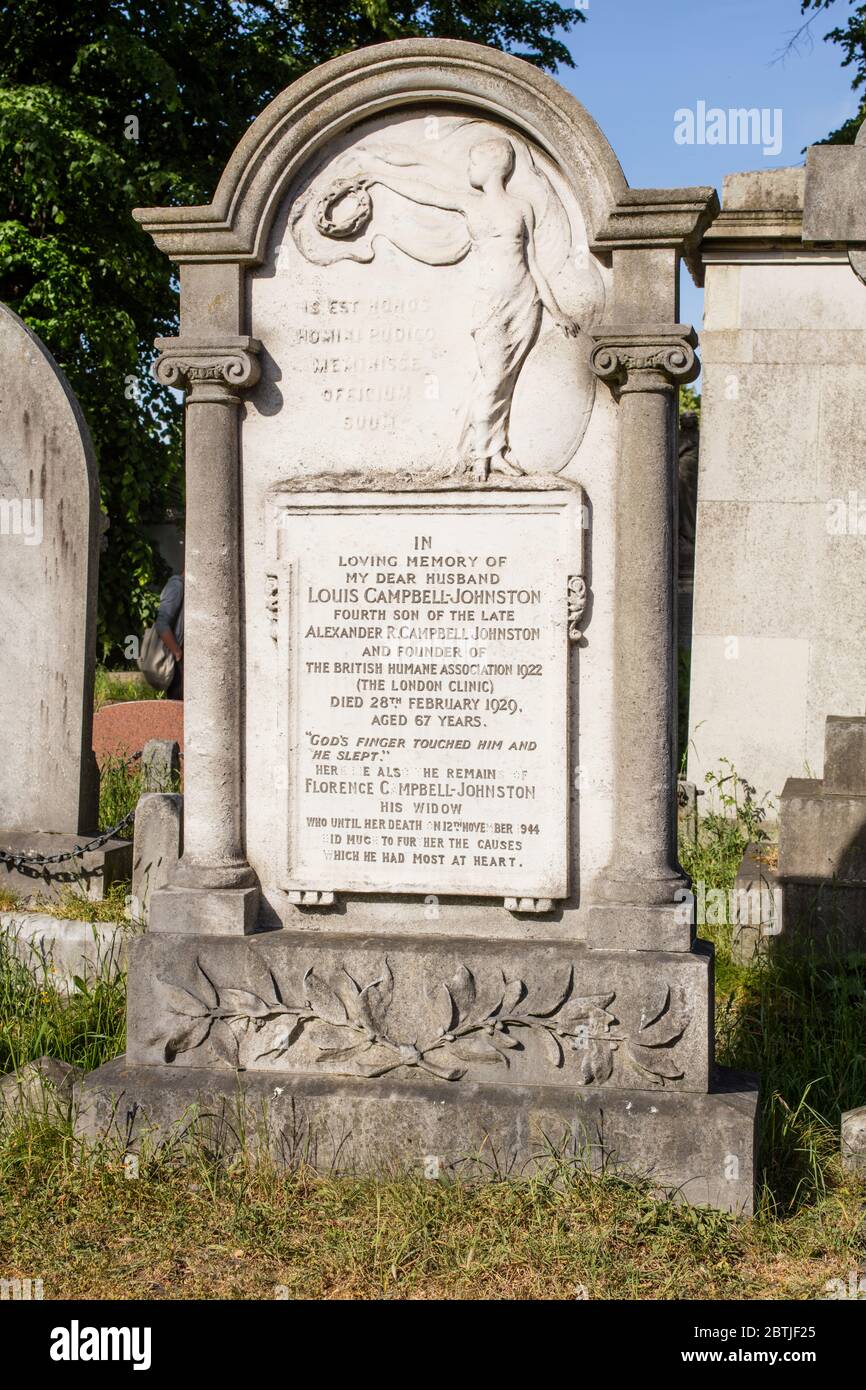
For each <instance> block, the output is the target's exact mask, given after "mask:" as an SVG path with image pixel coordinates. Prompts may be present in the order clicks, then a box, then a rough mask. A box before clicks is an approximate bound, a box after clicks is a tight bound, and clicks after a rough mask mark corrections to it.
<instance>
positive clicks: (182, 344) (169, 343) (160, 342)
mask: <svg viewBox="0 0 866 1390" xmlns="http://www.w3.org/2000/svg"><path fill="white" fill-rule="evenodd" d="M156 347H157V348H158V349H159V352H160V355H159V357H158V358H157V359H156V362H155V363H154V366H153V375H154V376H155V377H156V380H157V381H159V382H161V383H162V385H163V386H174V387H175V388H177V389H179V390H181V391H188V392H189V397H188V399H189V400H190V401H204V400H211V401H215V402H219V403H229V404H232V403H234V402H237V401H239V400H240V397H239V396H237V395H235V392H237V391H243V390H245V389H246V388H248V387H251V386H255V384H256V382H257V381H258V379H259V377H260V376H261V364H260V363H259V359H258V353H259V351H260V349H261V343H260V342H259V341H258V339H257V338H249V337H237V338H221V339H211V340H207V339H199V338H157V340H156Z"/></svg>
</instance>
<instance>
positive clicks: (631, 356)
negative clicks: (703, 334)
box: [589, 323, 701, 396]
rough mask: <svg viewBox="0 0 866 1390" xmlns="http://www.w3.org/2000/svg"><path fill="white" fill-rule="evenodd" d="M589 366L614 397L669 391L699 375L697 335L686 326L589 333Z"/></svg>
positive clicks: (677, 325) (615, 329) (674, 325)
mask: <svg viewBox="0 0 866 1390" xmlns="http://www.w3.org/2000/svg"><path fill="white" fill-rule="evenodd" d="M590 337H591V339H592V341H593V348H592V352H591V353H590V358H589V365H590V368H591V369H592V371H593V372H594V373H595V375H596V376H597V377H598V378H599V379H600V380H601V381H604V382H607V384H608V386H610V388H611V390H612V391H613V392H614V393H615V395H617V396H620V395H624V394H626V393H628V392H636V391H673V390H674V389H675V388H676V387H678V386H685V385H686V384H687V383H688V382H690V381H694V379H695V377H696V376H697V375H698V373H699V372H700V369H701V367H700V362H699V361H698V356H697V353H696V352H695V348H696V346H697V341H698V339H697V334H696V333H695V330H694V329H693V328H692V327H691V326H690V325H689V324H681V323H678V324H673V325H672V326H671V327H669V328H666V329H653V328H650V329H631V328H622V329H619V328H609V329H600V330H598V331H596V332H595V333H590Z"/></svg>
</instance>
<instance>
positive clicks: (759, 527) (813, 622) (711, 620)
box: [688, 147, 866, 798]
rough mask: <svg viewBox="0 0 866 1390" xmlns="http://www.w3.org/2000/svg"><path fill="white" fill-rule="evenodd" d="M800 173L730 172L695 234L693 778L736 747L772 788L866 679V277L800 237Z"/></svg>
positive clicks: (796, 768) (852, 705) (811, 750)
mask: <svg viewBox="0 0 866 1390" xmlns="http://www.w3.org/2000/svg"><path fill="white" fill-rule="evenodd" d="M818 153H819V152H818V151H815V150H813V151H811V152H810V165H809V171H810V172H809V174H808V176H807V177H806V180H805V185H806V188H807V190H808V188H809V186H810V181H811V160H812V156H813V155H817V154H818ZM836 153H838V154H840V155H842V154H849V153H851V152H850V151H847V150H846V151H842V150H839V151H838V152H837V151H831V149H830V147H827V148H826V149H825V150H823V151H822V152H821V157H823V155H824V154H827V155H831V154H836ZM803 184H804V179H803V170H802V169H791V170H786V169H781V170H762V171H759V172H757V173H745V174H736V175H731V176H729V177H728V178H727V179H726V180H725V189H724V197H723V211H722V213H721V216H720V217H719V218H718V219H717V220H716V222H715V223H714V224H713V226H712V227H711V228H710V229H709V231H708V232H707V233H706V235H705V237H704V241H703V244H702V257H703V261H704V269H705V275H706V305H705V317H704V330H703V332H702V335H701V347H702V357H703V363H704V374H703V378H702V410H701V468H700V475H699V489H698V498H699V501H698V534H697V569H696V574H695V594H694V636H693V649H692V664H691V692H690V709H689V727H690V739H691V742H690V746H689V761H688V775H689V778H690V779H691V780H693V781H695V782H696V783H697V784H698V785H701V783H702V782H703V778H704V775H705V773H706V772H707V771H708V770H712V769H715V768H717V767H718V765H719V759H720V758H722V757H726V758H729V759H730V760H731V761H732V762H733V763H734V765H735V767H736V768H737V771H738V772H739V773H740V775H741V776H744V777H745V778H747V779H748V780H749V781H750V782H752V783H753V784H754V785H755V786H756V787H757V789H758V792H759V794H761V795H763V794H764V793H765V792H770V793H772V795H773V797H774V798H778V796H779V795H780V793H781V791H782V788H783V786H784V784H785V780H786V779H787V778H788V777H790V776H803V775H805V774H806V772H807V770H810V771H811V773H812V774H813V775H818V776H820V775H821V772H822V768H823V757H824V746H823V745H824V719H825V715H826V712H827V710H828V709H854V710H860V709H862V701H863V690H864V689H866V667H864V660H863V653H864V650H866V620H864V616H863V615H864V613H866V601H864V593H866V513H864V514H863V516H862V518H861V511H862V510H863V508H862V497H861V493H862V469H863V463H862V460H863V452H864V445H866V435H864V422H863V411H862V391H863V379H864V371H866V286H864V285H862V284H860V283H859V282H858V280H857V279H856V277H855V276H854V275H852V272H851V267H850V266H849V264H848V255H847V251H846V249H844V247H842V246H841V245H840V246H838V247H827V246H815V245H812V246H804V242H803V236H804V235H806V237H807V238H808V237H809V236H810V235H811V233H810V232H809V230H808V221H809V219H808V212H807V218H806V227H805V228H804V223H803V214H802V196H803V194H802V190H803ZM851 196H856V195H854V194H853V193H852V195H851ZM807 198H808V191H807ZM861 201H862V199H861ZM840 235H841V233H840ZM833 240H837V238H833ZM858 498H859V499H860V502H859V505H858ZM852 499H853V500H852ZM732 538H735V539H733V540H732ZM756 557H764V558H762V559H759V560H757V561H756ZM766 557H769V558H766ZM805 557H808V559H805Z"/></svg>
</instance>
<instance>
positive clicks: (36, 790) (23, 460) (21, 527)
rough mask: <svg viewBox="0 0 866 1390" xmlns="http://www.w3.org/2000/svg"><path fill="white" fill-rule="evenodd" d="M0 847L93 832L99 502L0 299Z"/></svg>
mask: <svg viewBox="0 0 866 1390" xmlns="http://www.w3.org/2000/svg"><path fill="white" fill-rule="evenodd" d="M0 364H2V378H0V381H2V385H0V509H2V510H0V634H2V637H0V641H2V648H0V728H2V730H3V742H4V753H3V758H2V759H0V848H2V847H3V843H4V839H5V832H7V831H8V832H18V831H25V832H29V831H31V830H51V831H62V832H66V833H71V834H73V835H74V834H77V833H78V832H79V831H89V830H92V829H93V827H94V826H95V825H96V805H97V782H96V767H95V764H94V762H93V757H92V754H91V751H90V729H91V717H92V710H93V669H94V651H95V638H96V578H97V566H98V546H99V497H98V487H97V477H96V464H95V461H94V456H93V446H92V444H91V441H90V435H89V432H88V429H87V425H86V424H85V422H84V417H83V415H82V414H81V410H80V408H79V405H78V402H77V401H76V399H75V397H74V396H73V394H72V390H71V388H70V386H69V382H68V381H67V380H66V377H65V376H64V375H63V373H62V372H61V371H60V369H59V367H58V366H57V364H56V362H55V361H54V359H53V358H52V357H51V356H50V354H49V353H48V351H47V349H46V348H45V346H44V345H43V344H42V343H41V342H40V341H39V339H38V338H37V337H36V336H35V334H33V333H31V332H30V330H29V328H27V327H26V326H25V325H24V324H23V323H22V322H21V320H20V319H19V318H18V317H17V315H16V314H13V313H12V311H11V310H10V309H8V308H7V307H6V305H5V304H0Z"/></svg>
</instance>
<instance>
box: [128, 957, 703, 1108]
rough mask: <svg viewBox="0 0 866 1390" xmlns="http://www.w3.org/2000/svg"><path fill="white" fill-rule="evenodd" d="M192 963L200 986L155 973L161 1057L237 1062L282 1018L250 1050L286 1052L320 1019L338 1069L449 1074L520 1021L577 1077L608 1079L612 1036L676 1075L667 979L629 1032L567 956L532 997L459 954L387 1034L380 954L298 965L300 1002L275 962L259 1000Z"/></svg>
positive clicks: (677, 1029)
mask: <svg viewBox="0 0 866 1390" xmlns="http://www.w3.org/2000/svg"><path fill="white" fill-rule="evenodd" d="M196 967H197V970H198V988H197V990H191V989H186V988H183V987H181V986H179V985H176V984H172V983H169V982H166V981H163V980H161V981H160V984H161V985H162V988H163V990H164V991H165V994H164V998H165V999H166V1001H167V1003H168V1006H169V1009H170V1010H171V1011H172V1013H173V1014H174V1015H175V1017H176V1019H177V1023H176V1024H175V1026H174V1028H173V1030H172V1033H171V1035H170V1037H169V1038H168V1040H167V1041H165V1040H164V1034H160V1035H159V1036H158V1037H156V1038H154V1039H152V1042H153V1043H154V1044H158V1045H159V1046H161V1047H162V1048H163V1055H164V1057H165V1060H166V1061H167V1062H173V1061H174V1060H175V1058H176V1057H177V1056H178V1055H179V1054H181V1053H184V1052H190V1051H193V1050H194V1049H195V1048H197V1047H200V1046H201V1045H202V1043H204V1042H205V1041H206V1040H208V1039H209V1040H210V1043H211V1045H212V1047H213V1048H214V1050H215V1051H216V1053H217V1055H218V1056H219V1057H221V1058H222V1060H223V1061H225V1062H227V1063H228V1064H229V1065H230V1066H233V1067H238V1066H239V1064H240V1045H241V1042H242V1040H243V1039H244V1037H245V1036H246V1035H247V1034H248V1033H250V1032H252V1033H253V1034H254V1033H257V1032H260V1031H261V1030H262V1029H263V1028H264V1026H265V1024H267V1023H273V1022H279V1021H282V1023H283V1025H284V1026H283V1030H282V1033H281V1034H280V1035H279V1036H278V1037H277V1039H276V1042H275V1046H273V1047H270V1048H266V1049H263V1050H262V1051H260V1052H258V1053H257V1054H256V1055H255V1061H261V1060H262V1059H263V1058H265V1057H271V1056H277V1057H280V1056H284V1055H285V1054H286V1053H287V1052H288V1051H289V1049H290V1048H291V1047H292V1045H293V1044H294V1043H295V1042H296V1041H297V1039H298V1038H299V1037H300V1035H301V1033H302V1032H303V1031H304V1030H305V1029H306V1028H307V1027H308V1026H309V1025H315V1024H321V1025H327V1026H328V1028H329V1029H330V1030H332V1032H333V1030H336V1031H337V1033H338V1035H339V1034H342V1035H343V1037H342V1038H341V1039H340V1042H339V1045H337V1046H333V1045H328V1044H325V1045H320V1044H319V1043H316V1044H315V1046H316V1047H317V1048H318V1055H317V1058H316V1060H317V1062H319V1063H329V1064H333V1063H336V1064H338V1070H341V1069H342V1064H343V1063H345V1064H346V1073H345V1074H348V1075H354V1076H365V1077H377V1076H384V1075H385V1074H386V1073H388V1072H391V1071H395V1070H396V1069H397V1068H399V1067H408V1068H413V1067H417V1068H419V1069H420V1070H422V1071H424V1072H427V1073H429V1074H430V1075H431V1076H435V1077H437V1078H439V1079H440V1080H443V1081H457V1080H459V1079H460V1078H461V1077H462V1076H464V1075H465V1074H466V1071H467V1069H468V1065H470V1064H482V1065H485V1064H500V1065H504V1066H505V1067H508V1066H509V1064H510V1057H509V1053H510V1052H511V1051H513V1050H515V1049H517V1050H522V1049H523V1043H522V1041H521V1037H520V1033H521V1032H524V1033H525V1032H526V1031H527V1030H528V1031H529V1032H530V1033H531V1034H534V1035H535V1036H538V1037H539V1038H541V1040H542V1041H543V1043H544V1046H545V1048H546V1052H547V1056H548V1059H549V1061H550V1063H551V1064H552V1065H553V1066H554V1067H562V1066H563V1065H564V1061H565V1049H566V1048H569V1049H571V1050H572V1051H574V1052H576V1053H578V1054H580V1062H579V1068H578V1071H579V1080H580V1082H581V1084H583V1085H589V1084H590V1083H592V1082H596V1083H602V1082H605V1081H608V1080H609V1079H610V1077H611V1075H612V1073H613V1067H614V1054H615V1053H616V1052H617V1051H618V1050H619V1049H620V1047H621V1045H623V1046H624V1052H623V1054H622V1055H624V1057H625V1058H626V1059H627V1061H628V1062H629V1063H631V1064H632V1065H633V1066H634V1067H635V1068H636V1069H637V1070H638V1071H639V1072H640V1073H642V1074H643V1075H645V1076H649V1077H651V1078H652V1079H653V1081H654V1082H655V1083H656V1084H658V1085H662V1086H663V1085H664V1083H665V1081H666V1080H676V1079H678V1078H680V1077H681V1076H682V1075H683V1071H682V1069H681V1067H680V1066H679V1063H678V1061H677V1059H676V1058H675V1057H674V1056H673V1055H672V1053H671V1049H672V1048H673V1047H674V1045H675V1044H676V1043H677V1042H678V1041H679V1040H680V1038H681V1037H682V1036H683V1034H684V1032H685V1030H686V1028H687V1027H688V1024H689V1022H690V1017H689V1015H688V1013H686V1012H678V1011H677V1010H675V1009H674V1008H673V1007H672V1005H671V992H670V987H669V986H667V985H665V986H664V987H663V989H662V990H661V992H660V995H659V997H658V998H657V999H656V1000H655V1001H654V1002H652V1003H650V1004H649V1005H647V1006H646V1007H645V1008H644V1009H643V1011H642V1013H641V1017H640V1022H639V1024H638V1027H637V1030H636V1032H634V1033H632V1034H629V1033H626V1032H623V1031H622V1030H618V1029H617V1025H618V1024H619V1019H618V1018H617V1017H616V1016H615V1014H614V1013H613V1012H612V1011H611V1009H610V1005H611V1004H612V1003H613V1001H614V999H615V997H616V995H615V992H610V993H603V994H589V995H577V994H575V993H574V967H573V966H571V967H569V970H568V973H567V975H566V977H565V979H564V980H563V981H562V983H561V984H560V985H559V986H558V987H557V989H556V990H555V991H554V993H553V994H552V995H551V996H550V997H549V998H547V999H538V998H535V997H533V996H531V995H530V992H529V990H528V988H527V986H526V984H525V983H524V981H523V980H521V979H511V980H509V979H508V978H507V977H506V975H505V973H504V972H500V974H501V983H500V984H499V985H498V986H497V987H496V988H495V989H493V990H492V991H489V992H488V993H487V994H486V995H484V996H482V995H479V992H478V987H477V983H476V980H475V976H474V975H473V973H472V971H471V970H469V969H468V968H467V966H465V965H461V966H460V968H459V970H458V971H457V973H456V974H455V975H454V977H453V978H452V979H451V980H449V981H447V982H441V983H440V984H439V985H438V986H437V987H436V988H435V990H434V991H433V993H432V995H431V996H430V998H429V1002H430V1012H431V1019H430V1022H429V1024H428V1025H427V1032H426V1033H425V1034H424V1035H423V1036H422V1039H421V1040H420V1041H419V1039H418V1037H415V1038H412V1039H411V1040H409V1039H401V1038H398V1037H394V1036H393V1035H392V1033H391V1031H390V1028H389V1020H388V1015H389V1011H390V1008H391V1002H392V998H393V993H394V975H393V972H392V970H391V966H390V964H389V962H388V960H387V958H386V960H385V962H384V965H383V969H382V971H381V973H380V975H379V976H378V978H377V979H375V980H372V981H371V982H370V983H369V984H366V985H363V986H362V985H360V984H359V983H358V982H357V980H355V979H354V978H353V976H352V975H351V974H350V973H349V972H348V970H346V968H345V966H344V967H343V968H342V969H341V971H340V973H339V977H338V978H337V979H336V980H335V981H333V980H332V981H328V980H325V979H322V978H321V976H319V975H317V974H316V972H315V970H314V969H313V968H312V967H310V969H308V970H307V972H306V974H305V975H304V979H303V984H302V994H303V1002H301V1003H288V1002H287V1001H286V999H285V997H284V994H283V991H282V989H281V987H280V984H279V982H278V980H277V978H276V976H275V975H274V973H273V971H269V972H268V974H269V977H270V981H271V984H272V986H273V994H274V998H273V999H271V1000H267V999H265V998H264V997H263V996H261V995H260V994H258V993H256V992H255V991H254V990H248V989H238V988H233V987H224V986H218V985H216V984H215V983H214V981H213V980H212V978H211V977H210V975H209V974H208V973H207V971H206V970H205V968H204V966H203V965H202V963H201V961H200V960H198V959H197V960H196ZM461 1064H465V1065H461Z"/></svg>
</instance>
